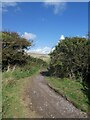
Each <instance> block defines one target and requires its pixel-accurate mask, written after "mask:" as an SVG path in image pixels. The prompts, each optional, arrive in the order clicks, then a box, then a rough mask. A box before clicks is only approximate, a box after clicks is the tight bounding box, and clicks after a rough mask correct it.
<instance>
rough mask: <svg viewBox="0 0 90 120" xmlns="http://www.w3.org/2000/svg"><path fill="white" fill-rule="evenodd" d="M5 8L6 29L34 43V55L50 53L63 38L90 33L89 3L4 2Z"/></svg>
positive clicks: (4, 25) (4, 23)
mask: <svg viewBox="0 0 90 120" xmlns="http://www.w3.org/2000/svg"><path fill="white" fill-rule="evenodd" d="M2 6H3V9H2V21H3V22H2V30H10V31H14V32H18V33H19V34H20V35H21V36H22V37H24V38H26V39H28V40H33V41H34V43H33V46H32V47H31V49H30V50H29V51H31V52H36V53H37V52H40V53H45V54H47V53H49V52H50V50H51V49H52V48H54V47H55V45H56V44H57V43H58V40H59V39H60V37H61V36H62V37H63V36H64V37H73V36H80V37H83V36H85V35H86V34H87V33H88V2H58V3H55V2H48V3H47V2H13V3H11V2H9V3H5V2H4V3H2Z"/></svg>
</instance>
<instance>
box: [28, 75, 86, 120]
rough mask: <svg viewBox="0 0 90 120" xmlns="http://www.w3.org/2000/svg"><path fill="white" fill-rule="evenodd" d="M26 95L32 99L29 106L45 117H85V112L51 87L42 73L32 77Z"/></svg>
mask: <svg viewBox="0 0 90 120" xmlns="http://www.w3.org/2000/svg"><path fill="white" fill-rule="evenodd" d="M26 97H28V98H29V99H30V103H29V108H30V109H31V110H32V111H35V112H36V113H38V114H39V115H40V117H43V118H83V117H87V116H86V114H85V113H83V112H81V111H80V110H78V109H77V108H76V107H75V106H73V105H72V104H71V103H70V102H68V101H67V100H65V99H64V98H63V97H62V96H60V95H59V94H58V93H56V92H55V91H54V90H52V89H51V88H49V86H48V85H47V81H45V78H44V76H43V75H42V74H40V73H39V74H37V75H35V76H33V77H32V78H31V85H30V86H28V87H27V88H26Z"/></svg>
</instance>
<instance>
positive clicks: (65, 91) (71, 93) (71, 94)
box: [46, 77, 89, 112]
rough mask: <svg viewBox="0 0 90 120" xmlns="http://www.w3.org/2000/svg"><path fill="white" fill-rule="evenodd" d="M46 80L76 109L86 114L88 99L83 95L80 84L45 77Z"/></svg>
mask: <svg viewBox="0 0 90 120" xmlns="http://www.w3.org/2000/svg"><path fill="white" fill-rule="evenodd" d="M46 80H47V81H48V83H49V84H50V85H51V86H52V87H53V88H54V89H56V90H57V91H58V92H59V93H61V94H62V95H64V96H65V97H67V98H68V99H69V100H70V101H72V102H73V103H74V105H75V106H76V107H77V108H78V109H81V110H82V111H84V112H88V107H89V104H88V98H87V96H86V95H85V94H84V93H83V91H82V89H83V85H82V84H81V83H80V82H76V81H75V80H70V79H67V78H64V79H59V78H54V77H47V78H46Z"/></svg>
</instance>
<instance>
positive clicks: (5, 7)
mask: <svg viewBox="0 0 90 120" xmlns="http://www.w3.org/2000/svg"><path fill="white" fill-rule="evenodd" d="M16 6H17V3H16V2H2V8H0V9H2V11H3V12H7V11H8V7H16Z"/></svg>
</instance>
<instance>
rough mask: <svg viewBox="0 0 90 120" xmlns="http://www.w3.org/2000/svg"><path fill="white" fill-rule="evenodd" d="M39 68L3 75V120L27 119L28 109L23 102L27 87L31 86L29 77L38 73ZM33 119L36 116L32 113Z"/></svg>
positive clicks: (18, 70)
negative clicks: (4, 119)
mask: <svg viewBox="0 0 90 120" xmlns="http://www.w3.org/2000/svg"><path fill="white" fill-rule="evenodd" d="M38 70H39V67H33V68H32V69H31V70H30V71H28V70H26V71H25V70H21V69H17V70H15V71H14V72H12V71H10V72H4V73H3V84H2V87H3V89H2V95H3V101H2V102H3V103H2V105H3V113H2V114H3V118H25V117H30V116H28V115H27V113H28V112H27V111H26V110H27V109H26V106H25V105H24V103H23V101H22V94H23V90H24V87H25V85H28V84H30V79H29V80H28V78H26V77H29V76H32V75H34V74H35V73H36V72H38ZM30 115H31V117H32V116H34V114H33V113H30Z"/></svg>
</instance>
